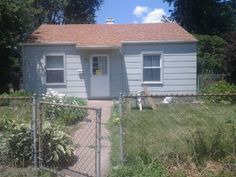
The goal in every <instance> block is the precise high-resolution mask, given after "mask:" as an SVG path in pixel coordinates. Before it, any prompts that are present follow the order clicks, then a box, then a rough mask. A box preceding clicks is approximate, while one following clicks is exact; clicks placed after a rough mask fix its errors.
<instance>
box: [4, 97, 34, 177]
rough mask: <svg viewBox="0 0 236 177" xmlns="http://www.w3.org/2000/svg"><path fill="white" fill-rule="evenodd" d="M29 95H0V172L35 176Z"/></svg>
mask: <svg viewBox="0 0 236 177" xmlns="http://www.w3.org/2000/svg"><path fill="white" fill-rule="evenodd" d="M31 103H32V98H31V97H0V176H2V177H7V176H11V175H12V176H16V175H18V174H23V175H24V176H36V175H37V173H36V171H35V170H33V169H32V168H31V165H32V154H33V147H32V144H33V139H32V136H31V135H32V131H31V130H32V129H31V117H32V105H31ZM30 174H31V175H30Z"/></svg>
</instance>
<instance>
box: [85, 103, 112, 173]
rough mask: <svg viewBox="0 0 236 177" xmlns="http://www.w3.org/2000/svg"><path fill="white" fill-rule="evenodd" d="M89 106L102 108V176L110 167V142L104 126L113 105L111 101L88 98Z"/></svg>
mask: <svg viewBox="0 0 236 177" xmlns="http://www.w3.org/2000/svg"><path fill="white" fill-rule="evenodd" d="M88 105H89V106H95V107H100V108H102V127H101V134H102V141H101V144H102V151H101V174H102V177H104V176H106V175H107V174H108V170H109V168H110V151H111V143H110V141H109V136H110V134H109V131H108V130H107V128H106V124H107V122H108V120H109V118H110V117H111V107H112V105H113V101H104V100H101V101H100V100H90V101H89V102H88Z"/></svg>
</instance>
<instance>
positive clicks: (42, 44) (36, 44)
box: [20, 42, 76, 46]
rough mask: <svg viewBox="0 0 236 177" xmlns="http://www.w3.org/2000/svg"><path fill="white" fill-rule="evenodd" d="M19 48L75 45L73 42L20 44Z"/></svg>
mask: <svg viewBox="0 0 236 177" xmlns="http://www.w3.org/2000/svg"><path fill="white" fill-rule="evenodd" d="M20 45H21V46H51V45H76V43H75V42H47V43H32V42H27V43H21V44H20Z"/></svg>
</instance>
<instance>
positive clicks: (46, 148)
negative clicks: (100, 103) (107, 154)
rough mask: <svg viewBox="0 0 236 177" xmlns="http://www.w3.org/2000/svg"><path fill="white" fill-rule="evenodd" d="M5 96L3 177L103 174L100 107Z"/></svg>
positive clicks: (1, 108)
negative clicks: (18, 176)
mask: <svg viewBox="0 0 236 177" xmlns="http://www.w3.org/2000/svg"><path fill="white" fill-rule="evenodd" d="M40 100H41V99H40V98H39V99H36V98H35V97H34V96H33V97H32V98H31V97H0V176H1V177H5V176H6V177H8V176H10V177H11V176H16V175H21V176H26V177H28V176H37V177H41V176H47V177H54V176H62V177H63V176H70V177H77V176H79V177H82V176H86V177H100V176H101V171H100V169H101V167H100V166H101V164H100V158H101V155H100V152H101V138H100V137H101V109H100V108H94V107H88V106H77V105H69V104H56V103H49V102H43V100H42V101H40Z"/></svg>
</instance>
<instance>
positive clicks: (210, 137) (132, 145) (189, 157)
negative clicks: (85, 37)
mask: <svg viewBox="0 0 236 177" xmlns="http://www.w3.org/2000/svg"><path fill="white" fill-rule="evenodd" d="M235 103H236V95H223V94H222V95H152V96H127V97H124V98H123V101H122V107H123V121H122V124H121V125H122V126H123V127H122V128H123V131H124V137H123V138H124V144H123V145H124V154H123V155H124V158H125V160H126V161H127V163H135V161H137V159H141V160H142V162H143V163H145V164H146V163H150V164H151V163H153V162H155V161H158V162H160V163H161V164H163V165H164V166H165V167H166V168H167V169H169V171H170V173H171V172H173V171H174V172H175V171H177V170H179V169H180V166H181V169H182V166H184V164H185V165H186V164H188V165H187V166H188V167H189V166H191V165H192V164H194V165H196V166H198V167H199V166H201V165H203V164H206V163H217V164H219V166H220V169H223V170H229V171H230V170H232V169H233V168H230V167H232V166H234V165H235V160H236V154H235V149H236V148H235V147H236V104H235ZM227 165H229V167H226V166H227ZM173 169H174V170H173ZM233 173H236V170H235V171H233ZM185 175H186V174H185Z"/></svg>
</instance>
